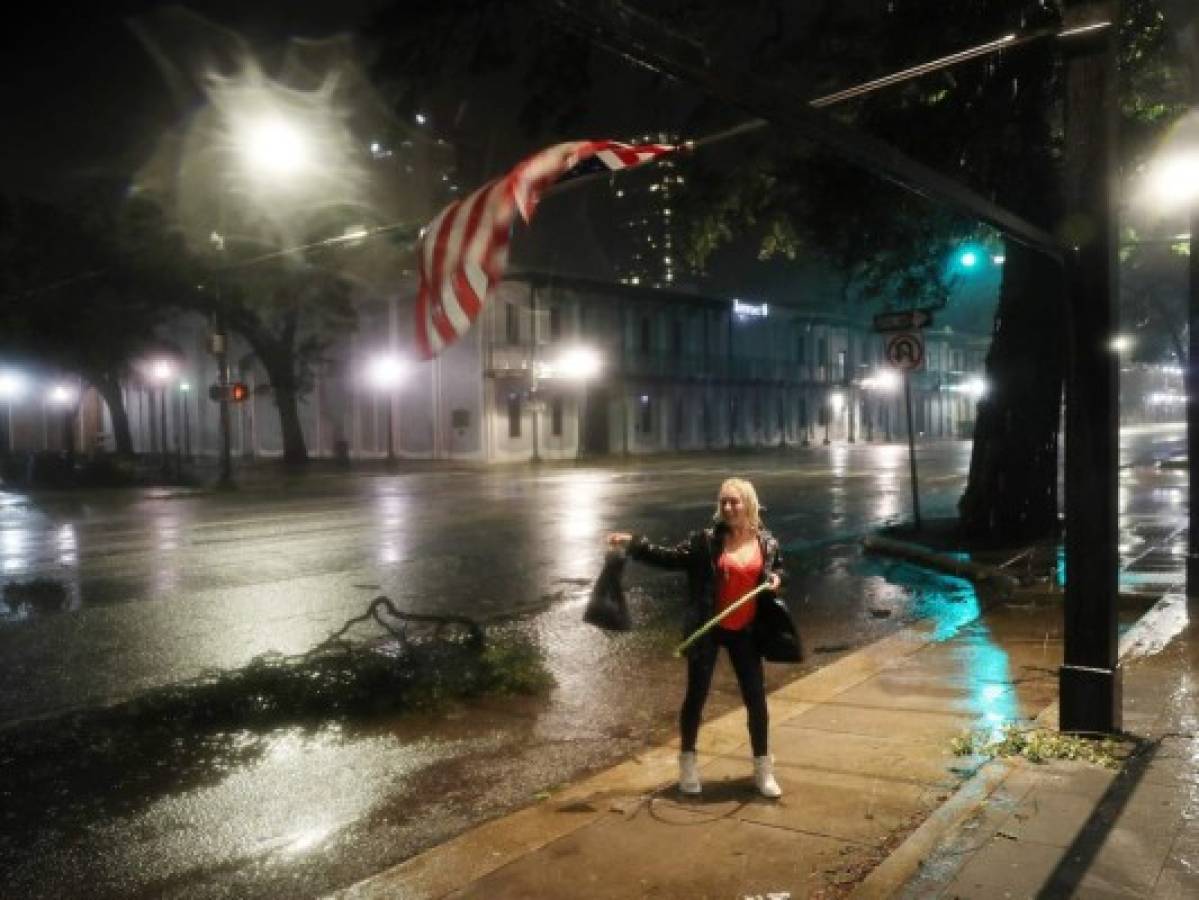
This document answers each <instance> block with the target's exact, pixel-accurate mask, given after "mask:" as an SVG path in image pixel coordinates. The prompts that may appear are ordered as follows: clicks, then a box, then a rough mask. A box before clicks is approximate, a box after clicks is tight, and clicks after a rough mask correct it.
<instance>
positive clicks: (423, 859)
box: [330, 536, 1148, 900]
mask: <svg viewBox="0 0 1199 900" xmlns="http://www.w3.org/2000/svg"><path fill="white" fill-rule="evenodd" d="M866 542H870V543H871V544H873V547H868V548H869V549H873V550H875V551H876V552H882V553H894V555H899V556H904V557H906V558H910V559H913V560H914V561H916V562H919V563H920V564H922V565H927V566H929V567H930V568H934V569H938V570H940V571H946V572H950V573H952V574H957V575H961V576H962V577H967V578H971V580H975V581H978V582H979V583H981V584H983V585H985V586H986V587H988V588H996V589H997V593H998V594H999V596H1000V598H1003V599H1006V598H1007V597H1009V596H1010V594H1011V592H1012V590H1014V588H1015V587H1016V586H1017V582H1016V580H1015V579H1014V578H1012V577H1011V576H1010V575H1007V573H1004V572H1002V571H1001V570H996V569H993V568H992V567H988V566H979V565H977V564H970V563H964V562H963V561H962V560H958V559H955V558H953V557H948V556H945V555H944V554H937V553H934V552H932V551H930V550H927V549H926V548H923V547H918V546H917V545H913V544H904V543H903V542H901V541H892V540H890V539H886V538H876V537H874V536H871V537H867V538H866V539H864V541H863V543H866ZM972 576H973V577H972ZM986 605H989V604H986ZM1147 615H1148V614H1147ZM1136 631H1137V629H1136V628H1135V627H1134V628H1133V629H1132V630H1130V632H1129V633H1128V634H1126V635H1125V638H1124V640H1123V641H1121V651H1123V650H1124V649H1126V645H1127V646H1131V645H1132V643H1133V642H1134V641H1135V635H1134V632H1136ZM933 635H934V628H933V626H932V625H931V623H929V622H928V620H923V621H920V622H915V623H913V624H912V625H909V626H908V627H906V628H904V629H902V630H900V631H898V632H896V633H895V634H892V635H889V636H887V637H885V638H882V639H880V640H878V641H875V642H874V643H872V644H869V645H867V646H865V647H862V648H860V649H858V650H856V651H854V652H853V653H850V654H848V655H846V656H843V657H841V658H840V659H838V660H837V661H836V662H833V663H831V664H829V665H828V666H825V667H824V668H822V669H819V670H817V671H815V672H813V673H811V674H809V675H806V676H804V677H803V678H799V679H796V680H795V681H792V682H791V683H789V684H787V685H784V686H783V687H781V688H779V689H778V690H776V691H774V692H772V693H771V695H770V703H771V710H772V711H773V713H774V715H773V716H772V718H774V719H775V721H780V722H782V721H786V720H787V719H790V718H792V717H794V716H797V715H800V714H802V713H803V712H805V711H807V710H808V709H810V708H811V707H813V706H815V705H817V704H819V703H823V702H827V701H828V700H830V699H832V698H833V697H835V696H837V695H838V694H841V693H843V692H845V691H848V690H850V689H852V688H853V687H855V686H857V685H858V684H861V683H862V682H864V681H866V680H867V679H869V678H872V677H873V676H875V675H877V674H879V673H880V672H883V671H885V670H886V669H888V668H890V667H892V666H893V665H894V664H895V663H896V661H897V660H900V659H903V658H905V657H908V656H910V655H912V654H914V653H917V652H918V651H920V650H921V649H923V648H924V647H926V646H927V645H929V644H930V643H933V640H934V638H933ZM1056 721H1057V703H1056V701H1055V702H1054V703H1052V704H1050V705H1049V706H1047V707H1046V708H1045V709H1044V710H1042V712H1041V713H1040V714H1039V715H1038V716H1037V718H1036V719H1035V722H1036V723H1037V725H1038V727H1046V728H1048V727H1056ZM745 745H746V737H745V724H744V712H743V711H742V710H740V709H735V710H732V711H731V712H729V713H726V714H725V715H723V716H720V717H719V718H717V719H714V720H712V721H710V722H706V723H705V725H704V729H703V731H702V732H701V740H700V748H699V749H700V752H701V755H706V756H708V757H709V762H711V761H713V757H714V756H715V755H717V754H730V753H734V752H740V751H741V750H743V749H744V748H745ZM675 753H676V749H675V747H674V746H672V745H671V744H667V745H665V746H660V747H655V748H653V749H651V750H649V751H647V752H645V753H642V754H639V755H638V756H636V757H634V758H633V759H631V760H628V761H626V762H624V763H620V764H618V765H616V766H614V767H612V768H610V769H607V770H605V771H602V772H600V773H598V774H596V775H594V776H591V777H590V778H586V779H583V780H582V781H579V782H576V783H575V784H573V785H571V786H569V787H568V788H566V789H565V790H563V791H562V792H560V793H558V794H556V795H554V796H553V797H552V798H551V799H549V800H547V801H545V802H543V803H540V804H537V805H535V806H529V807H525V808H524V809H521V810H518V811H516V812H514V813H511V814H508V815H505V816H501V817H499V818H497V819H493V820H492V821H490V822H487V823H485V824H483V825H480V826H478V827H475V828H472V829H470V830H469V831H466V832H464V833H462V834H461V835H459V836H457V837H455V838H452V839H450V840H449V841H446V842H445V843H443V844H440V845H438V846H435V847H431V848H429V849H428V850H426V851H424V852H423V853H420V854H418V855H416V856H414V857H412V858H410V859H408V860H405V861H404V862H402V863H400V864H399V865H397V866H394V867H393V868H391V869H388V870H386V871H384V872H381V873H379V874H377V875H374V876H372V877H370V878H368V879H365V880H363V881H361V882H359V883H357V884H355V885H352V886H350V887H349V888H346V889H344V890H342V891H339V892H337V893H335V894H332V895H330V897H331V898H336V900H362V898H374V897H380V898H382V897H389V898H391V897H402V898H404V900H418V898H420V900H425V898H428V900H433V898H440V897H445V896H447V895H449V894H451V893H453V892H454V891H457V890H460V889H462V888H465V887H466V886H468V885H469V884H471V883H472V882H474V881H477V880H478V879H480V878H483V877H485V876H486V875H488V874H490V873H492V872H494V871H496V870H498V869H500V868H502V867H504V866H506V865H508V864H510V863H512V862H514V861H515V860H517V859H519V858H521V857H522V856H525V855H526V854H528V853H532V852H536V851H537V850H539V849H540V848H542V847H544V846H546V845H547V844H549V843H551V842H553V841H556V840H558V839H560V838H562V837H565V836H567V835H569V834H571V833H573V832H575V831H577V830H579V829H581V828H584V827H586V826H587V825H590V824H592V823H593V822H595V821H597V820H598V819H600V818H603V817H604V816H606V815H609V814H611V813H612V812H627V810H628V808H629V806H630V805H633V806H635V805H637V804H639V803H640V802H642V801H644V800H645V799H646V797H647V796H648V795H651V794H653V793H656V792H657V791H660V790H662V789H663V788H664V787H667V786H669V785H672V784H673V783H674V780H675V777H676V774H677V771H676V760H675ZM1020 765H1021V763H1020V761H1019V760H1000V759H996V760H991V761H990V762H988V763H986V764H984V765H982V766H981V767H980V768H979V769H978V770H977V771H976V772H975V773H974V774H973V775H972V776H971V777H970V778H968V779H966V781H965V782H963V783H962V784H961V785H960V786H959V787H958V789H957V790H956V791H955V792H954V794H953V795H952V796H951V797H950V798H949V799H948V800H947V801H945V803H943V804H942V805H941V806H939V807H938V808H937V809H936V810H935V811H934V812H933V813H932V814H931V815H930V816H929V818H928V819H926V820H925V821H924V823H922V824H921V825H920V826H919V827H918V828H917V829H916V830H915V831H914V832H913V833H912V834H911V835H909V836H908V838H907V839H906V840H905V841H904V842H903V843H902V844H900V845H899V847H898V848H896V850H894V851H893V852H892V853H891V854H889V855H888V856H887V858H886V859H884V860H883V861H882V862H881V863H880V864H879V865H878V866H876V867H875V868H874V869H873V870H871V872H870V873H869V874H868V875H867V877H866V878H865V880H864V881H862V882H861V883H860V884H859V885H858V887H857V888H856V889H855V890H854V892H853V893H852V895H851V896H853V897H863V898H875V897H887V896H890V895H892V894H894V893H895V892H896V891H897V890H899V889H900V888H901V887H902V886H903V884H904V883H905V882H906V881H907V880H909V879H910V878H911V877H912V875H913V874H914V873H915V872H916V871H917V869H918V868H919V866H920V864H921V861H922V860H923V859H924V858H925V857H926V856H928V854H929V853H930V851H931V850H932V849H933V848H934V847H935V846H936V845H938V844H939V843H941V842H942V840H943V838H944V837H945V835H947V834H949V833H950V832H951V831H952V830H953V829H955V828H957V827H959V826H960V825H961V824H962V823H963V822H965V821H966V820H967V819H968V818H969V816H970V815H971V814H972V813H973V812H974V811H975V810H976V809H977V808H978V807H979V806H980V805H981V804H982V803H983V802H985V801H986V799H987V798H988V797H989V796H991V794H992V793H994V792H995V790H997V789H998V788H999V787H1000V786H1001V785H1002V784H1003V783H1004V781H1005V780H1006V779H1007V778H1008V777H1009V776H1010V775H1011V774H1012V773H1013V772H1014V771H1016V770H1017V769H1018V768H1019V767H1020ZM564 813H567V815H563V814H564Z"/></svg>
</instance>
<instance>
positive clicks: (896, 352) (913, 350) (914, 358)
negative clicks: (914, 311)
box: [886, 331, 924, 372]
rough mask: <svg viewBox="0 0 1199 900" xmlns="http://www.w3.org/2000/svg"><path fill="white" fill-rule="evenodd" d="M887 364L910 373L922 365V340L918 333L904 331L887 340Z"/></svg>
mask: <svg viewBox="0 0 1199 900" xmlns="http://www.w3.org/2000/svg"><path fill="white" fill-rule="evenodd" d="M886 349H887V362H888V363H890V364H891V365H892V366H893V367H894V368H896V369H902V370H903V371H905V372H911V371H913V370H915V369H919V368H920V367H921V366H922V365H923V364H924V338H923V337H921V335H920V333H919V332H909V331H904V332H900V333H899V334H892V335H890V336H888V338H887V348H886Z"/></svg>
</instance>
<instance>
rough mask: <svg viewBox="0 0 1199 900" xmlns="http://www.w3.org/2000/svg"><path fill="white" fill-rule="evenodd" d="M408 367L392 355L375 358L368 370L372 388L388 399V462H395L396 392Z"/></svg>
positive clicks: (387, 354)
mask: <svg viewBox="0 0 1199 900" xmlns="http://www.w3.org/2000/svg"><path fill="white" fill-rule="evenodd" d="M406 368H407V367H406V366H405V365H404V361H403V360H402V359H400V358H399V357H398V356H396V355H394V354H390V353H385V354H380V355H379V356H376V357H374V358H373V359H372V360H371V361H370V363H369V365H368V366H367V370H366V377H367V381H368V382H369V383H370V385H371V387H373V388H374V389H375V390H377V391H379V392H380V393H381V394H384V395H385V396H386V398H387V461H388V463H394V462H395V458H396V456H395V420H394V418H393V417H394V414H395V390H396V388H397V387H398V386H399V384H400V382H401V381H402V380H403V377H404V374H405V370H406Z"/></svg>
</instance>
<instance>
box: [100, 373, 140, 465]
mask: <svg viewBox="0 0 1199 900" xmlns="http://www.w3.org/2000/svg"><path fill="white" fill-rule="evenodd" d="M92 384H93V385H94V386H95V388H96V390H97V391H99V392H100V396H101V397H103V398H104V403H105V405H107V406H108V416H109V418H110V419H112V436H113V440H114V442H115V443H116V451H117V453H118V455H120V456H133V433H132V432H131V431H130V430H129V414H128V412H126V410H125V396H124V394H122V393H121V382H120V380H118V379H117V378H110V377H108V376H99V377H95V378H93V379H92Z"/></svg>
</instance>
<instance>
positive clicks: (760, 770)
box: [754, 756, 783, 800]
mask: <svg viewBox="0 0 1199 900" xmlns="http://www.w3.org/2000/svg"><path fill="white" fill-rule="evenodd" d="M754 784H755V785H757V788H758V793H759V794H761V795H762V796H763V797H769V798H770V799H771V800H774V799H776V798H778V797H781V796H783V789H782V788H781V787H779V783H778V782H777V781H776V780H775V778H774V759H773V758H772V757H769V756H755V757H754Z"/></svg>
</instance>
